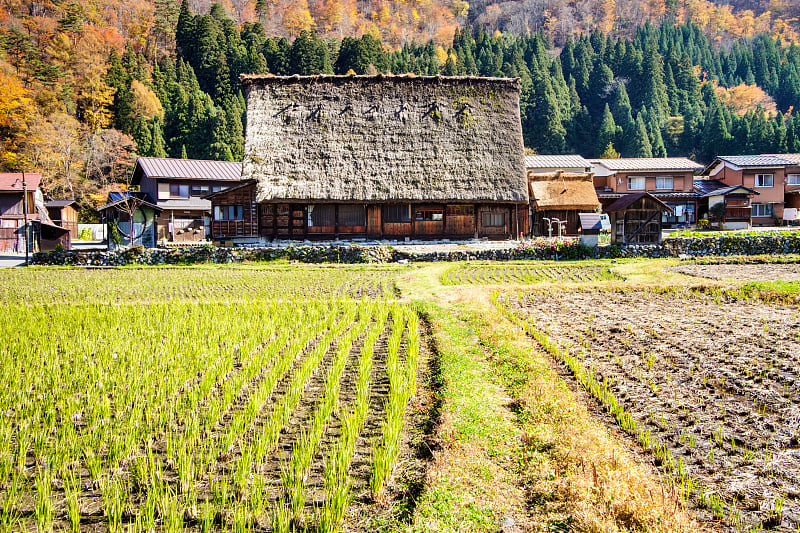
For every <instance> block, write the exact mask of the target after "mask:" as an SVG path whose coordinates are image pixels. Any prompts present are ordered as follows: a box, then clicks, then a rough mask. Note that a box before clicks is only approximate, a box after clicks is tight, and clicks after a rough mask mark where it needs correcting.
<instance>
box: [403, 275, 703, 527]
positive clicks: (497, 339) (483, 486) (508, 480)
mask: <svg viewBox="0 0 800 533" xmlns="http://www.w3.org/2000/svg"><path fill="white" fill-rule="evenodd" d="M443 269H444V267H442V268H439V267H434V268H430V269H425V270H423V271H421V272H419V276H417V279H416V280H415V283H414V285H415V290H414V293H413V294H409V295H408V296H410V297H411V298H413V299H417V300H424V301H425V303H424V308H425V309H426V311H427V313H428V317H427V318H428V321H429V323H430V325H431V328H432V333H433V335H434V340H435V348H436V352H437V355H436V356H437V357H438V358H439V362H440V365H441V376H442V379H443V382H444V383H443V387H442V389H441V390H440V391H439V394H440V395H441V401H442V411H441V423H440V426H439V429H438V431H437V435H436V438H437V449H436V450H435V451H434V456H433V460H432V464H431V465H430V468H429V469H428V476H427V480H426V483H425V490H424V491H423V492H422V494H421V496H420V498H419V500H418V501H417V502H416V507H415V511H414V515H413V516H414V518H413V523H412V524H411V530H412V531H420V532H422V531H435V532H451V531H453V532H455V531H459V532H460V531H504V532H509V533H510V532H518V531H542V532H544V531H548V532H550V531H587V532H595V531H596V532H601V531H603V532H605V531H654V532H658V531H663V532H667V531H700V530H702V526H700V525H699V524H698V523H697V522H695V521H694V520H693V518H692V516H691V515H690V514H689V513H688V512H686V511H684V510H683V502H682V501H681V499H680V497H679V496H677V495H676V494H675V493H674V492H673V490H672V488H670V487H668V486H666V485H663V484H662V483H661V482H660V481H658V480H657V473H656V472H655V470H654V469H652V468H651V467H649V466H645V465H643V464H641V463H640V462H639V461H638V460H637V459H636V458H635V456H634V455H633V454H631V453H630V452H628V451H627V450H626V444H624V443H622V441H618V440H617V439H616V438H615V437H613V436H612V435H611V434H610V433H609V432H608V430H607V429H606V428H605V427H604V426H603V425H602V423H600V422H599V421H596V420H594V419H593V418H592V415H591V414H590V413H589V411H588V410H587V408H586V407H585V405H584V404H583V403H582V401H581V400H580V399H579V398H578V397H576V395H575V394H574V393H573V391H571V390H570V388H569V387H568V386H567V384H566V383H565V382H564V380H563V379H562V378H561V377H560V376H559V375H558V374H557V372H556V371H555V370H554V366H553V365H554V364H555V363H554V362H553V361H552V359H550V358H549V356H547V355H546V354H544V353H543V352H542V351H541V350H539V349H538V347H537V346H536V345H535V344H534V343H533V341H532V340H531V339H529V338H528V337H527V336H526V335H525V334H524V332H523V331H522V330H521V329H520V328H518V327H517V326H516V325H513V324H512V323H511V322H509V321H508V320H507V319H506V318H505V317H504V316H502V314H500V313H499V312H498V311H497V310H496V309H494V307H493V306H492V305H491V303H490V291H487V290H480V289H476V288H464V289H455V290H446V289H444V288H443V287H441V285H439V284H438V276H439V275H440V274H441V271H443ZM405 294H406V293H404V295H405Z"/></svg>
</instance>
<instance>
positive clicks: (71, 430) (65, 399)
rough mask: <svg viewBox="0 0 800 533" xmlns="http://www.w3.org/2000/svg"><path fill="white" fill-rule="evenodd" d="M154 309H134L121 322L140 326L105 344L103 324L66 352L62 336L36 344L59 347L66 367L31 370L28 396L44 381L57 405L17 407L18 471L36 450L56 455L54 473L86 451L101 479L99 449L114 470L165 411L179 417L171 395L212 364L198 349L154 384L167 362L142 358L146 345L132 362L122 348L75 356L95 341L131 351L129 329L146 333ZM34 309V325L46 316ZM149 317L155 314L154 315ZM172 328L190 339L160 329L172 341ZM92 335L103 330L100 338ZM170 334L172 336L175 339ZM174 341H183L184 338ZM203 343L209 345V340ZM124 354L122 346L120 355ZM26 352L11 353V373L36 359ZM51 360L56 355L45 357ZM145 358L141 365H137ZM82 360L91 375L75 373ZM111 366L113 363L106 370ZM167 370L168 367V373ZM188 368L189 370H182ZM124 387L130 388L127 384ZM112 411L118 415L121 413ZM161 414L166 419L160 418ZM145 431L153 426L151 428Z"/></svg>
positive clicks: (7, 365)
mask: <svg viewBox="0 0 800 533" xmlns="http://www.w3.org/2000/svg"><path fill="white" fill-rule="evenodd" d="M100 309H102V308H97V309H96V308H93V307H87V308H84V311H87V312H88V313H89V315H88V316H92V314H93V313H94V314H95V315H99V314H100V313H99V312H97V313H95V312H96V311H99V310H100ZM153 310H154V309H152V308H150V309H146V310H145V311H146V313H142V312H141V311H139V312H134V313H132V314H133V319H131V318H130V317H129V316H126V320H125V321H121V323H118V324H117V325H119V326H121V327H122V328H125V326H130V324H133V326H134V328H130V327H128V328H125V329H122V331H121V332H120V333H122V335H121V336H119V337H117V338H110V336H109V337H106V339H103V338H102V337H101V338H100V339H99V341H98V339H97V337H96V334H97V333H100V332H99V331H98V330H100V329H102V328H104V327H105V326H104V325H103V324H102V323H99V322H96V323H95V324H93V325H92V329H89V330H88V331H86V333H87V335H85V336H77V335H76V336H74V338H73V340H71V341H69V342H66V343H64V344H66V345H65V346H63V347H62V346H61V345H60V339H52V338H50V339H48V338H47V336H45V338H44V339H38V340H37V342H36V343H31V344H33V345H37V346H39V347H40V349H42V350H44V351H46V352H48V351H52V350H53V348H55V353H54V354H53V355H54V357H52V358H49V359H52V360H53V361H54V366H55V365H58V367H56V368H52V367H51V368H44V369H42V371H41V372H36V373H32V372H27V373H24V374H27V375H28V376H29V377H31V380H30V381H29V382H28V383H26V385H27V386H28V391H30V390H36V389H41V388H43V387H42V386H41V385H39V384H38V383H36V380H41V381H45V380H46V385H47V387H48V389H47V395H48V396H50V398H49V399H50V401H49V402H48V401H46V400H45V401H40V402H36V403H35V404H34V405H30V401H27V402H26V401H25V399H24V398H23V399H22V401H21V402H17V403H16V406H15V407H16V408H17V409H18V410H20V411H22V412H21V413H19V415H21V416H17V417H15V419H16V420H18V421H19V422H18V423H19V426H18V429H19V430H18V436H20V437H22V438H18V439H17V445H18V456H17V457H16V459H17V463H18V464H17V466H18V468H20V469H21V468H24V456H25V453H26V452H27V450H28V448H32V449H33V452H34V454H35V455H36V456H38V457H41V456H45V455H46V456H48V457H49V458H50V460H51V462H52V464H53V467H54V468H53V469H54V471H61V470H62V469H63V467H64V466H65V464H67V463H69V462H70V460H71V459H73V458H75V457H76V456H80V455H81V454H85V455H86V456H87V457H88V458H89V463H90V464H89V465H87V466H88V467H89V469H90V471H91V472H92V474H93V476H94V477H95V479H99V468H98V464H97V463H98V462H99V454H98V453H97V450H105V452H106V454H107V455H108V459H107V460H108V462H109V463H110V466H112V467H113V466H116V465H117V464H119V461H121V460H122V459H123V458H124V457H125V455H126V454H127V452H128V451H129V450H130V449H131V448H132V447H133V446H134V444H135V442H136V439H137V437H139V436H140V435H142V434H143V433H145V432H147V431H148V430H152V429H153V427H155V426H157V425H158V424H159V423H161V422H162V420H163V415H164V413H167V416H169V414H172V413H171V412H170V409H169V408H168V407H169V405H171V402H169V401H168V400H170V393H173V392H177V389H178V387H180V386H183V384H184V383H185V382H186V381H187V380H189V379H190V378H191V377H192V376H193V375H196V373H197V372H198V371H199V369H200V368H202V366H201V364H202V361H203V360H204V359H203V358H202V357H201V356H200V354H199V353H198V351H195V352H194V353H193V354H192V355H194V356H195V357H185V359H182V360H181V362H185V363H186V364H185V365H183V366H182V367H181V366H177V365H175V366H176V368H172V367H171V368H169V371H166V372H164V373H163V375H161V376H158V377H159V378H160V379H153V378H155V377H156V376H155V375H154V374H153V373H152V372H149V371H148V370H150V369H151V368H152V366H151V365H150V363H151V362H155V363H156V364H155V365H154V366H155V367H156V368H158V367H159V366H162V367H163V365H159V361H153V359H154V358H153V357H142V358H141V359H139V358H138V357H137V356H138V355H140V354H142V353H143V352H144V351H145V350H141V346H139V345H135V346H133V348H134V350H136V351H135V353H133V354H131V353H130V352H128V354H127V355H128V356H127V357H124V356H123V357H118V352H116V351H115V352H112V353H111V354H110V355H111V357H107V358H106V359H104V358H103V357H102V356H100V357H95V358H94V359H93V360H92V361H91V362H90V361H88V359H87V357H86V356H84V358H83V361H82V362H81V361H76V359H77V357H75V355H76V354H77V353H81V352H82V351H83V350H81V348H82V347H84V345H86V346H85V347H86V350H85V352H84V353H86V352H89V349H90V346H89V345H90V344H95V346H92V347H91V348H94V352H95V353H96V351H97V345H99V346H101V347H102V346H103V345H104V344H107V345H109V346H108V348H109V351H111V350H114V349H115V345H116V346H119V348H122V345H123V344H128V346H126V347H125V348H130V347H131V344H133V343H131V341H130V340H129V338H126V337H125V336H126V334H127V332H128V331H131V333H133V331H132V330H134V329H135V332H136V334H137V335H142V333H141V329H140V328H141V327H140V326H139V322H140V321H143V320H144V319H146V320H147V321H148V322H150V321H151V320H152V318H153V316H152V314H153V313H152V312H153ZM201 310H202V311H206V312H207V315H206V316H208V315H210V314H211V313H209V311H216V309H213V310H212V309H209V308H208V307H206V309H201ZM26 311H28V312H29V313H31V314H33V315H34V316H33V317H32V320H33V321H37V318H38V317H37V316H36V315H37V314H38V313H37V310H36V309H33V310H31V309H30V308H28V309H26ZM60 311H61V310H60V309H55V310H53V309H50V310H49V311H48V312H49V313H50V314H52V313H53V312H57V313H58V314H59V315H62V313H61V312H60ZM103 311H104V312H103V316H104V320H105V315H106V314H108V312H107V311H105V309H103ZM134 311H135V310H134ZM155 311H156V313H155V314H156V315H158V311H165V308H164V306H156V309H155ZM147 312H149V313H150V314H149V315H148V314H147ZM86 316H87V315H83V316H81V320H86ZM58 319H63V320H66V321H69V317H65V316H58ZM115 320H116V319H115ZM112 322H113V321H112ZM126 322H127V324H126ZM205 325H210V324H205ZM84 329H86V328H84ZM165 329H167V332H165V331H164V330H165ZM169 329H175V330H176V331H175V333H176V334H175V335H174V337H177V338H178V339H181V338H183V337H185V336H186V335H185V333H184V335H180V334H178V332H177V329H178V328H175V327H174V324H172V325H169V324H167V325H165V326H164V328H162V329H161V330H159V331H158V333H159V334H158V336H159V337H161V336H164V335H165V333H168V332H169ZM217 331H219V338H222V334H223V332H222V331H221V328H220V329H217ZM212 332H213V329H212ZM92 333H95V335H92ZM230 333H232V332H229V334H230ZM207 334H208V332H206V335H207ZM101 335H102V333H101ZM166 336H167V337H172V336H171V335H166ZM189 337H190V338H191V335H189ZM197 337H200V331H199V330H198V331H197ZM75 339H77V340H75ZM171 340H173V341H174V342H176V343H180V344H182V342H181V341H179V340H178V341H176V339H171ZM47 341H50V342H47ZM53 341H55V342H53ZM140 344H144V345H146V344H147V342H142V343H140ZM162 344H163V342H162ZM199 344H200V345H202V343H199ZM167 346H168V348H176V351H177V352H179V353H180V352H181V351H185V346H180V347H175V346H169V344H168V345H167ZM181 348H184V350H181ZM12 350H13V347H12ZM121 351H122V350H121V349H120V352H121ZM159 351H160V350H159ZM40 353H41V352H40ZM51 353H52V352H51ZM19 355H20V354H19V353H13V352H12V354H11V356H10V357H9V358H7V359H5V360H4V364H3V368H4V369H5V370H13V369H14V364H15V363H24V362H26V359H28V357H26V356H27V355H34V354H24V355H23V356H22V357H18V356H19ZM120 355H121V354H120ZM159 355H160V354H159ZM65 356H68V357H70V358H71V360H72V364H71V365H67V366H65V365H63V359H64V357H65ZM170 356H172V354H170ZM44 359H48V358H47V357H45V358H44ZM137 359H139V360H138V361H137ZM163 359H166V360H173V359H174V357H163ZM145 361H147V363H148V364H143V363H144V362H145ZM76 363H79V364H80V365H81V366H86V367H87V368H86V370H87V372H86V376H84V375H83V374H81V373H80V372H75V371H74V368H73V366H74V365H75V364H76ZM98 363H99V364H98ZM103 363H109V364H108V365H107V366H106V367H105V368H104V367H103ZM137 363H138V364H137ZM192 363H194V364H192ZM126 364H130V365H131V366H133V367H134V368H137V367H138V368H139V369H141V370H142V371H139V372H130V371H128V369H126V368H124V366H123V365H126ZM53 370H55V371H53ZM104 370H105V371H107V372H104V373H103V374H100V372H103V371H104ZM112 370H113V371H115V372H114V381H113V382H111V380H110V379H107V378H106V379H104V378H105V377H106V376H109V377H110V374H111V373H112ZM159 370H166V369H165V368H161V369H159ZM181 370H184V371H183V372H182V371H181ZM65 371H67V372H70V376H69V379H59V378H60V377H61V376H62V375H64V373H65ZM87 376H88V377H87ZM64 377H66V376H64ZM82 378H83V379H82ZM120 378H122V379H120ZM87 379H94V380H95V381H94V383H89V382H87ZM18 382H19V381H18ZM109 382H111V383H110V384H111V387H110V388H109V389H105V390H103V389H104V387H103V385H104V384H105V383H109ZM120 382H121V383H120ZM123 384H124V387H122V386H121V385H123ZM69 385H71V386H69ZM115 385H116V386H115ZM170 385H172V386H170ZM17 390H18V389H17ZM17 390H11V391H10V393H8V394H4V396H5V397H4V398H2V399H0V404H6V403H14V402H15V401H16V400H17V399H20V398H19V397H18V394H17ZM92 392H95V395H94V396H92ZM15 396H17V397H15ZM112 397H113V399H114V401H113V404H112V401H111V398H112ZM145 402H146V403H147V407H148V409H147V411H146V412H145V408H144V405H145ZM114 405H120V406H125V405H128V406H130V407H127V408H125V407H123V408H122V409H123V410H120V409H118V408H115V407H114ZM112 410H113V411H114V412H113V413H112ZM56 413H58V418H59V419H60V421H62V423H60V424H55V420H56ZM112 414H113V416H112ZM159 415H162V416H161V417H160V416H159ZM63 422H67V423H63ZM70 422H72V423H70ZM148 422H149V423H148ZM143 426H150V427H147V428H145V427H143ZM84 428H85V429H84ZM48 429H50V431H48ZM87 430H88V431H87ZM52 433H54V434H55V437H53V438H48V437H47V436H48V435H49V434H52ZM3 437H5V438H6V439H10V438H11V435H9V432H8V431H4V432H3ZM84 450H86V452H84ZM0 462H4V461H0ZM0 471H2V472H5V471H7V468H5V467H4V468H0Z"/></svg>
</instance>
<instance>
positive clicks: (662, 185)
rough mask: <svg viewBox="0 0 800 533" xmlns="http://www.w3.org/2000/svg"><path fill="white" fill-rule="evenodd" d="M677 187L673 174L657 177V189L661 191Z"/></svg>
mask: <svg viewBox="0 0 800 533" xmlns="http://www.w3.org/2000/svg"><path fill="white" fill-rule="evenodd" d="M674 188H675V178H673V177H672V176H670V177H664V178H656V189H658V190H661V191H671V190H672V189H674Z"/></svg>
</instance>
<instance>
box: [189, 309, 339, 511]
mask: <svg viewBox="0 0 800 533" xmlns="http://www.w3.org/2000/svg"><path fill="white" fill-rule="evenodd" d="M339 305H340V304H338V303H336V304H334V305H333V306H332V307H331V308H328V309H327V312H328V315H327V318H326V320H325V321H323V322H320V321H318V320H317V316H315V315H314V314H311V315H307V316H306V317H304V319H305V320H307V322H306V324H305V328H303V329H301V331H300V335H299V336H297V337H295V338H294V339H292V340H291V342H290V344H289V346H288V347H287V346H286V341H287V340H288V337H289V336H290V332H289V331H288V330H287V331H286V332H285V334H283V335H281V336H279V337H278V338H277V340H276V342H275V343H273V344H271V345H270V348H269V349H267V350H265V354H264V361H265V362H266V361H270V360H274V363H273V364H272V366H270V367H269V368H268V369H267V371H266V372H265V373H264V375H263V376H262V378H261V379H260V381H259V382H258V384H257V386H256V388H255V390H254V391H253V392H252V393H251V394H250V395H249V396H248V397H247V403H246V405H245V407H244V408H243V409H242V410H240V411H238V412H236V413H235V414H234V415H232V416H231V417H230V420H229V421H228V425H227V427H226V430H225V432H223V433H221V434H220V435H218V436H217V438H208V437H210V436H211V435H210V433H208V434H204V435H205V436H206V438H205V439H203V440H202V441H200V443H199V445H198V446H195V447H194V448H192V449H186V448H182V449H181V450H180V452H179V455H178V471H179V478H180V483H179V486H180V487H181V491H182V492H183V493H184V494H192V493H193V491H194V490H195V482H196V481H197V480H198V479H200V478H201V477H202V476H204V475H205V474H206V473H207V472H208V470H209V468H210V466H211V465H212V464H214V463H215V462H216V460H217V458H218V457H219V456H220V455H221V454H222V453H224V452H226V451H227V450H229V449H230V447H231V445H232V444H233V441H234V440H235V439H238V438H239V437H240V436H242V435H243V434H244V433H245V432H246V430H247V429H248V428H249V427H251V426H252V424H253V423H254V422H255V420H256V418H257V416H258V414H259V413H260V412H261V410H262V409H263V406H264V405H265V404H266V402H267V401H268V399H269V398H270V397H271V395H272V392H273V390H274V388H275V386H276V384H277V383H278V381H279V380H280V379H282V378H283V377H284V376H285V375H286V374H287V372H289V370H290V369H291V368H292V366H293V365H294V363H295V361H296V360H297V359H298V357H300V355H301V354H302V353H303V352H304V351H305V350H307V348H308V346H309V344H310V343H311V342H312V341H313V339H314V338H316V337H318V336H319V335H320V333H321V332H324V336H323V338H322V339H321V340H320V342H319V343H318V344H317V345H316V346H315V348H314V350H313V352H312V355H310V356H309V358H313V354H314V353H320V354H324V353H325V352H326V351H327V348H328V346H329V345H330V343H331V341H332V339H333V338H335V337H336V336H337V335H338V334H339V333H340V332H341V330H342V329H343V328H346V327H347V326H348V325H349V324H350V322H351V318H352V312H347V313H346V314H345V315H344V316H339ZM337 319H338V322H337V323H336V324H335V325H334V322H336V321H337ZM295 327H296V326H295ZM295 333H296V332H295ZM284 348H285V349H284ZM281 350H283V351H282V353H281V354H280V355H279V352H281ZM309 358H307V359H306V360H305V361H304V363H303V364H306V363H308V359H309ZM317 364H318V362H317ZM219 416H223V415H222V414H220V415H219ZM268 421H270V422H274V419H273V417H270V418H268ZM281 429H282V426H281V427H280V428H277V432H276V433H275V435H277V433H279V432H280V430H281ZM209 431H210V430H209ZM271 436H272V434H271V433H268V432H262V433H260V434H259V437H258V438H257V439H256V440H255V442H254V443H249V442H242V444H241V450H240V451H241V454H240V456H239V459H238V460H237V461H236V462H235V463H234V464H233V465H232V466H231V475H232V477H233V483H232V484H229V483H228V481H227V480H224V481H223V484H221V485H220V486H222V487H223V490H222V496H221V497H219V498H215V506H214V508H209V509H207V510H206V512H207V514H209V515H210V516H208V517H206V518H205V519H206V520H210V521H212V522H213V521H214V520H215V519H216V517H217V516H220V515H221V514H222V511H223V510H224V509H226V508H228V506H229V504H228V495H229V494H230V495H232V496H235V497H236V499H237V501H238V500H240V499H241V498H242V497H243V494H244V491H245V486H246V485H247V480H248V478H249V476H250V473H251V471H252V469H253V466H254V465H255V464H257V463H258V462H260V461H262V460H263V458H264V457H265V456H266V454H267V453H268V451H269V449H270V447H271V446H272V442H271V441H270V438H271ZM182 472H185V475H181V473H182ZM212 482H217V483H218V480H216V479H215V478H212ZM187 491H188V492H187ZM231 491H232V492H231ZM259 494H262V495H263V489H262V491H260V493H259ZM251 496H253V497H257V496H258V494H251ZM188 500H189V501H193V500H194V498H193V497H189V498H188ZM237 509H238V507H237ZM234 517H238V518H237V520H239V519H241V518H242V514H241V512H239V513H238V514H237V513H234ZM240 522H241V520H239V522H237V523H240ZM240 525H241V523H240Z"/></svg>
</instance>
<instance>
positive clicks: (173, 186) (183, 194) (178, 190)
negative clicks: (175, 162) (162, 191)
mask: <svg viewBox="0 0 800 533" xmlns="http://www.w3.org/2000/svg"><path fill="white" fill-rule="evenodd" d="M169 197H170V198H189V185H184V184H182V183H170V184H169Z"/></svg>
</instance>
